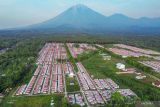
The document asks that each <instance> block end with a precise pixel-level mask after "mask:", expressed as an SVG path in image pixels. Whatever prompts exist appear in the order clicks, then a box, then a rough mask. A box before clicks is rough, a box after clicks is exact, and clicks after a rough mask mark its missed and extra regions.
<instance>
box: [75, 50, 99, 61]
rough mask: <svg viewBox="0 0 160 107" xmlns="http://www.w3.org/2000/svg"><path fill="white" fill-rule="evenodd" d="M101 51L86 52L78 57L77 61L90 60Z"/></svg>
mask: <svg viewBox="0 0 160 107" xmlns="http://www.w3.org/2000/svg"><path fill="white" fill-rule="evenodd" d="M98 52H99V51H98V50H95V51H92V50H89V51H85V52H83V53H82V54H80V55H78V57H77V59H76V60H77V61H83V60H85V59H88V58H90V57H91V56H93V55H95V54H96V53H98Z"/></svg>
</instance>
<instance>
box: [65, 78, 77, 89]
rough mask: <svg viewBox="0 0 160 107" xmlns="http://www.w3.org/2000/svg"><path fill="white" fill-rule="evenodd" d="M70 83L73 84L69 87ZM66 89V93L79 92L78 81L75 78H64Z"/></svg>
mask: <svg viewBox="0 0 160 107" xmlns="http://www.w3.org/2000/svg"><path fill="white" fill-rule="evenodd" d="M70 83H73V84H74V85H70ZM66 88H67V92H76V91H80V87H79V84H78V81H77V79H76V78H75V77H73V78H71V77H68V76H66Z"/></svg>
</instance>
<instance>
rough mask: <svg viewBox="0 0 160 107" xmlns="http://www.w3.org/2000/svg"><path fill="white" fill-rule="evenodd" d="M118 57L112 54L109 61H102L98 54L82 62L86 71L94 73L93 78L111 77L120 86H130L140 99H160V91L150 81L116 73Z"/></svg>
mask: <svg viewBox="0 0 160 107" xmlns="http://www.w3.org/2000/svg"><path fill="white" fill-rule="evenodd" d="M119 61H121V60H120V59H118V58H116V57H114V56H112V59H111V60H110V61H104V60H103V59H102V58H101V57H100V56H99V55H98V54H96V55H94V56H92V57H90V58H89V59H87V60H84V61H83V62H82V63H83V65H84V66H85V68H86V69H87V71H88V72H89V73H90V74H91V75H94V77H95V78H107V77H108V78H111V79H113V80H114V81H115V82H116V83H117V84H119V85H120V87H121V88H130V89H131V90H132V91H134V92H135V93H136V94H137V95H138V97H140V98H141V100H142V101H148V100H150V101H157V100H160V97H159V95H160V91H159V89H158V88H156V87H154V86H152V85H151V83H148V82H145V81H141V80H136V79H135V76H134V75H131V74H125V75H117V74H116V72H118V69H116V66H115V65H116V63H117V62H119Z"/></svg>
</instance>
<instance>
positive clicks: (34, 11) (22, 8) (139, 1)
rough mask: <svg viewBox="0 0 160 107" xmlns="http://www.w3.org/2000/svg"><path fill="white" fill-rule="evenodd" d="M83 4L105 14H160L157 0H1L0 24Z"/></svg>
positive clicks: (48, 15) (37, 17)
mask: <svg viewBox="0 0 160 107" xmlns="http://www.w3.org/2000/svg"><path fill="white" fill-rule="evenodd" d="M76 4H84V5H87V6H88V7H90V8H92V9H94V10H96V11H98V12H100V13H102V14H104V15H106V16H109V15H112V14H114V13H122V14H125V15H127V16H130V17H134V18H139V17H160V0H0V28H9V27H18V26H25V25H29V24H34V23H39V22H42V21H44V20H47V19H50V18H53V17H55V16H56V15H58V14H60V13H61V12H63V11H64V10H66V9H67V8H69V7H71V6H73V5H76Z"/></svg>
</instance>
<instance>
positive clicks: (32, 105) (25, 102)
mask: <svg viewBox="0 0 160 107" xmlns="http://www.w3.org/2000/svg"><path fill="white" fill-rule="evenodd" d="M14 92H15V89H14V90H12V91H11V92H10V94H9V95H7V96H6V97H5V98H4V99H3V101H2V103H1V104H0V107H51V106H50V103H51V99H53V100H54V103H55V105H54V107H63V106H64V105H63V98H64V95H63V94H53V95H38V96H13V93H14Z"/></svg>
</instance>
